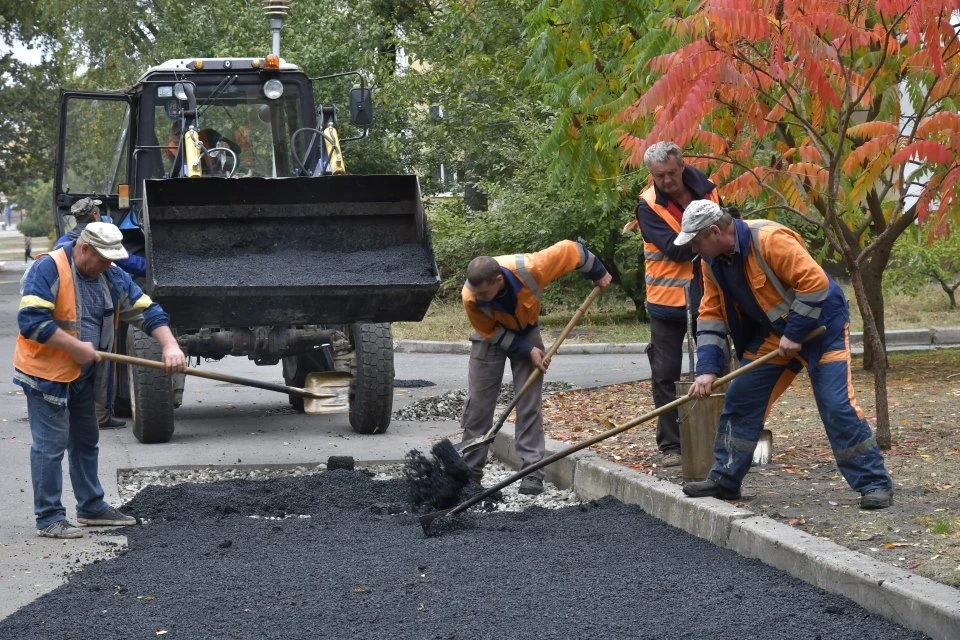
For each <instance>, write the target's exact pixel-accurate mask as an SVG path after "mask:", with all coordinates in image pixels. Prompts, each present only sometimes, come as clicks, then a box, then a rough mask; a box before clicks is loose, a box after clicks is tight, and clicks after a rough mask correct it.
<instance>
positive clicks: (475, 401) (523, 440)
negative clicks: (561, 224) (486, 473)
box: [460, 240, 611, 495]
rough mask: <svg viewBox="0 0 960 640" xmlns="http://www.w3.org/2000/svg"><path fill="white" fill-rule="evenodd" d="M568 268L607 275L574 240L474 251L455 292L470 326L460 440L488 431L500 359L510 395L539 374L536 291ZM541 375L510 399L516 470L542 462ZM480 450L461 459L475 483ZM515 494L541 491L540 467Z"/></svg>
mask: <svg viewBox="0 0 960 640" xmlns="http://www.w3.org/2000/svg"><path fill="white" fill-rule="evenodd" d="M573 270H577V271H579V272H580V273H581V275H583V276H584V277H585V278H587V279H588V280H590V281H591V282H593V284H594V285H595V286H598V287H606V286H608V285H609V284H610V281H611V277H610V274H609V273H607V269H606V267H604V266H603V264H602V263H601V262H600V260H599V259H597V257H596V256H594V255H593V254H592V253H590V251H588V250H587V249H586V248H585V247H584V246H583V245H581V244H580V243H579V242H572V241H570V240H562V241H560V242H558V243H557V244H555V245H553V246H552V247H548V248H546V249H544V250H543V251H538V252H536V253H518V254H514V255H508V256H498V257H496V258H491V257H489V256H480V257H478V258H474V259H473V260H471V261H470V264H469V265H468V266H467V282H466V283H465V284H464V285H463V290H462V292H461V296H462V298H463V308H464V310H465V311H466V313H467V317H468V318H469V319H470V324H471V325H473V329H474V332H473V334H472V335H471V336H470V342H471V348H470V370H469V378H468V389H467V401H466V404H465V405H464V407H463V416H462V417H461V419H460V424H461V426H462V427H463V441H464V442H466V441H467V440H472V439H474V438H479V437H482V436H484V435H485V434H486V433H487V431H488V430H489V429H490V426H491V424H492V421H493V413H494V411H495V409H496V405H497V396H499V395H500V383H501V382H502V380H503V369H504V365H505V364H506V361H507V359H509V360H510V367H511V369H512V370H513V388H514V393H516V392H518V391H519V390H520V388H521V387H523V385H524V383H525V382H526V381H527V378H528V377H529V376H530V374H532V373H533V371H534V369H540V370H541V371H546V370H547V367H548V366H549V364H550V363H549V361H547V360H545V359H544V347H543V340H542V339H541V337H540V325H539V318H540V294H541V291H542V290H543V288H544V287H546V286H547V285H548V284H549V283H551V282H553V281H554V280H556V279H557V278H559V277H560V276H563V275H565V274H567V273H569V272H571V271H573ZM542 392H543V378H542V377H541V378H540V379H539V380H538V381H537V383H536V384H534V385H532V386H531V388H530V389H529V390H528V391H527V392H526V394H524V396H523V397H522V398H520V400H518V402H517V424H516V447H517V455H518V456H519V457H520V460H521V462H522V465H523V467H528V466H530V465H532V464H535V463H537V462H539V461H540V460H542V459H543V453H544V449H545V442H544V435H543V417H542V415H541V413H540V409H541V400H542ZM487 449H488V447H480V448H477V449H474V450H472V451H469V452H467V453H466V454H464V462H466V463H467V466H468V467H470V469H471V470H472V472H473V479H474V481H476V482H478V483H479V482H480V479H481V478H482V477H483V466H484V464H485V463H486V460H487ZM519 491H520V493H523V494H526V495H537V494H539V493H542V492H543V472H542V471H536V472H534V473H531V474H530V475H528V476H526V477H525V478H524V479H523V480H522V481H521V482H520V489H519Z"/></svg>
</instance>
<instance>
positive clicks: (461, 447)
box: [454, 287, 600, 453]
mask: <svg viewBox="0 0 960 640" xmlns="http://www.w3.org/2000/svg"><path fill="white" fill-rule="evenodd" d="M598 295H600V287H594V288H593V291H591V292H590V295H588V296H587V299H586V300H584V301H583V304H581V305H580V308H579V309H577V312H576V313H575V314H573V317H572V318H570V322H568V323H567V326H565V327H564V328H563V331H561V332H560V337H558V338H557V339H556V340H555V341H554V343H553V344H552V345H550V349H549V350H548V351H547V353H546V354H545V355H544V356H543V357H544V360H548V361H549V359H550V358H552V357H553V356H554V354H556V353H557V349H559V348H560V344H561V343H562V342H563V341H564V340H566V338H567V336H568V335H570V332H571V331H573V328H574V327H575V326H577V323H578V322H580V319H581V318H583V314H585V313H586V312H587V309H589V308H590V305H591V304H593V301H594V300H596V299H597V296H598ZM542 374H543V372H542V371H541V370H540V369H534V370H533V373H531V374H530V375H529V376H528V377H527V381H526V382H525V383H523V386H522V387H521V388H520V391H518V392H517V393H515V394H514V395H513V400H511V401H510V404H509V405H507V408H506V409H504V411H503V413H501V414H500V417H499V418H498V419H497V421H496V423H494V425H493V427H492V428H491V429H490V430H489V431H487V433H486V435H484V436H482V437H480V438H474V439H472V440H467V441H466V442H461V443H459V444H456V445H454V448H455V449H456V450H457V451H458V452H460V453H467V452H468V451H473V450H474V449H476V448H478V447H482V446H484V445H487V444H490V443H491V442H493V441H494V439H495V438H496V437H497V433H498V432H499V431H500V429H501V428H503V423H504V422H506V420H507V416H509V415H510V412H511V411H513V408H514V407H516V406H517V402H519V401H520V398H521V397H522V396H523V394H524V393H526V392H527V390H528V389H529V388H530V387H532V386H533V384H534V383H535V382H536V381H537V380H539V379H540V376H541V375H542Z"/></svg>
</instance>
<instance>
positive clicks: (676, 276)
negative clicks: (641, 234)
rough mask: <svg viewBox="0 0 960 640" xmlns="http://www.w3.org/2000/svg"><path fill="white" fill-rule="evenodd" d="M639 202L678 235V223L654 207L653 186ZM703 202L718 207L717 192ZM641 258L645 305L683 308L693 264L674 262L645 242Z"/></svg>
mask: <svg viewBox="0 0 960 640" xmlns="http://www.w3.org/2000/svg"><path fill="white" fill-rule="evenodd" d="M640 199H641V200H643V201H644V202H646V203H647V206H648V207H650V209H651V210H652V211H653V212H654V213H656V214H657V215H658V216H660V218H661V219H662V220H663V221H664V222H666V223H667V225H669V226H670V228H671V229H673V231H674V232H675V233H677V234H679V233H680V222H679V221H678V220H677V219H676V218H675V217H674V216H673V214H671V213H670V211H669V210H668V209H667V207H664V206H661V205H659V204H657V194H656V191H655V190H654V188H653V187H652V186H651V187H649V188H647V189H644V191H643V193H641V194H640ZM706 199H707V200H711V201H713V202H716V203H717V204H719V195H718V193H717V190H716V189H714V190H713V191H711V192H710V193H708V194H707V195H706ZM643 259H644V281H645V282H646V285H647V294H646V298H647V302H650V303H652V304H658V305H661V306H664V307H686V305H687V296H686V293H685V292H684V288H685V287H686V286H687V284H688V283H689V282H690V281H691V280H692V279H693V263H692V262H675V261H673V260H671V259H670V258H669V257H667V255H666V254H664V253H663V252H662V251H660V249H659V247H657V245H655V244H653V243H652V242H647V241H646V240H644V242H643Z"/></svg>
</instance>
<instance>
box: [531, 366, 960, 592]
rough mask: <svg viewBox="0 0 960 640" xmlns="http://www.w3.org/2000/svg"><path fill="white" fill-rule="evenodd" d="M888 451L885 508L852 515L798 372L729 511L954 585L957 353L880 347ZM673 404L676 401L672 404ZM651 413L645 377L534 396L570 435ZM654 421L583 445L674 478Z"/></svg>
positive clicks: (959, 404) (563, 436) (866, 393)
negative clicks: (654, 459) (891, 489)
mask: <svg viewBox="0 0 960 640" xmlns="http://www.w3.org/2000/svg"><path fill="white" fill-rule="evenodd" d="M861 364H862V363H861V361H860V360H859V359H855V360H854V363H853V381H854V387H855V389H856V392H857V401H858V403H859V404H860V406H861V408H862V409H863V411H864V413H865V414H866V415H867V418H868V420H869V421H870V423H871V426H874V407H875V402H874V392H873V376H872V374H870V373H869V372H865V371H863V369H862V368H861ZM887 382H888V397H889V404H890V415H891V431H892V437H893V446H892V448H891V449H890V450H889V451H885V452H884V457H885V458H886V463H887V468H888V470H889V471H890V474H891V475H892V476H893V480H894V484H895V494H894V496H895V497H894V506H893V507H892V508H890V509H886V510H882V511H861V510H860V509H859V508H858V506H857V505H858V499H859V495H858V494H857V493H855V492H853V491H852V490H851V489H850V488H849V487H848V486H847V484H846V482H845V481H844V480H843V478H842V477H841V476H840V473H839V472H838V471H837V467H836V464H835V463H834V460H833V455H832V453H831V450H830V446H829V443H828V442H827V437H826V434H825V433H824V430H823V424H822V423H821V421H820V418H819V415H818V414H817V411H816V405H815V403H814V400H813V394H812V392H811V389H810V382H809V379H808V378H807V377H806V375H805V374H801V375H800V376H798V377H797V380H796V381H795V382H794V384H793V386H792V387H791V388H790V389H789V390H788V391H787V392H786V393H785V394H784V395H783V396H782V397H781V399H780V400H779V401H778V403H777V405H776V406H775V407H774V409H773V411H772V412H771V414H770V418H769V420H768V421H767V425H766V426H767V428H768V429H770V430H771V431H772V432H773V456H772V460H771V463H770V464H769V465H764V466H762V467H756V468H754V469H752V470H751V472H750V473H749V474H748V475H747V478H746V480H745V481H744V485H743V499H742V500H740V501H739V502H737V504H738V505H739V506H742V507H744V508H747V509H750V510H752V511H754V512H757V513H762V514H764V515H766V516H768V517H770V518H774V519H776V520H779V521H781V522H785V523H788V524H790V525H791V526H794V527H797V528H799V529H802V530H804V531H807V532H808V533H811V534H814V535H818V536H822V537H825V538H829V539H830V540H833V541H834V542H836V543H838V544H841V545H843V546H845V547H847V548H850V549H853V550H856V551H859V552H861V553H865V554H867V555H870V556H872V557H875V558H877V559H879V560H882V561H883V562H886V563H888V564H892V565H895V566H898V567H902V568H904V569H908V570H910V571H913V572H915V573H918V574H920V575H922V576H925V577H928V578H931V579H933V580H936V581H938V582H942V583H944V584H948V585H952V586H954V587H960V350H957V349H953V350H936V351H922V352H910V353H907V352H899V353H892V354H890V369H889V371H888V377H887ZM682 408H683V407H681V409H682ZM652 409H653V401H652V399H651V395H650V383H649V382H634V383H627V384H618V385H613V386H609V387H602V388H598V389H589V390H577V391H565V392H558V393H555V394H551V395H548V396H545V400H544V425H545V428H546V431H547V435H548V436H550V437H552V438H555V439H557V440H561V441H566V442H571V443H575V442H579V441H581V440H584V439H586V438H588V437H591V436H593V435H596V434H598V433H600V432H602V431H605V430H607V429H610V428H612V427H613V426H614V425H616V424H623V423H624V422H626V421H627V420H629V419H631V418H634V417H636V416H639V415H642V414H643V413H646V412H648V411H651V410H652ZM654 432H655V422H648V423H644V424H641V425H639V426H637V427H636V428H634V429H631V430H630V431H627V432H625V433H623V434H620V435H619V436H617V437H615V438H611V439H609V440H605V441H603V442H601V443H599V444H597V445H594V446H593V447H592V448H591V449H592V450H593V451H594V452H595V453H598V454H599V455H602V456H604V457H606V458H607V459H609V460H612V461H615V462H617V463H619V464H623V465H626V466H629V467H632V468H634V469H637V470H639V471H642V472H644V473H648V474H651V475H657V476H659V477H661V478H665V479H669V480H671V481H673V482H676V483H678V484H679V483H681V482H682V477H681V469H680V467H673V468H667V469H661V468H657V467H656V466H655V465H654V464H652V463H651V461H650V457H651V456H652V455H653V454H655V453H656V443H655V441H654Z"/></svg>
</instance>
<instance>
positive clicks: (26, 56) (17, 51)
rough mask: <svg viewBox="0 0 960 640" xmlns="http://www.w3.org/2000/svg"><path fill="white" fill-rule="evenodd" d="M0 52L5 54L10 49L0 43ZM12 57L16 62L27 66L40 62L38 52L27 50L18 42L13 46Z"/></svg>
mask: <svg viewBox="0 0 960 640" xmlns="http://www.w3.org/2000/svg"><path fill="white" fill-rule="evenodd" d="M0 51H2V52H3V53H6V52H8V51H10V47H8V46H7V45H6V44H5V43H3V42H0ZM13 55H14V56H15V57H16V58H17V60H20V61H22V62H26V63H27V64H37V63H39V62H40V52H39V51H36V50H34V49H27V48H26V47H24V46H23V45H22V44H20V43H19V42H17V43H16V44H14V45H13Z"/></svg>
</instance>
